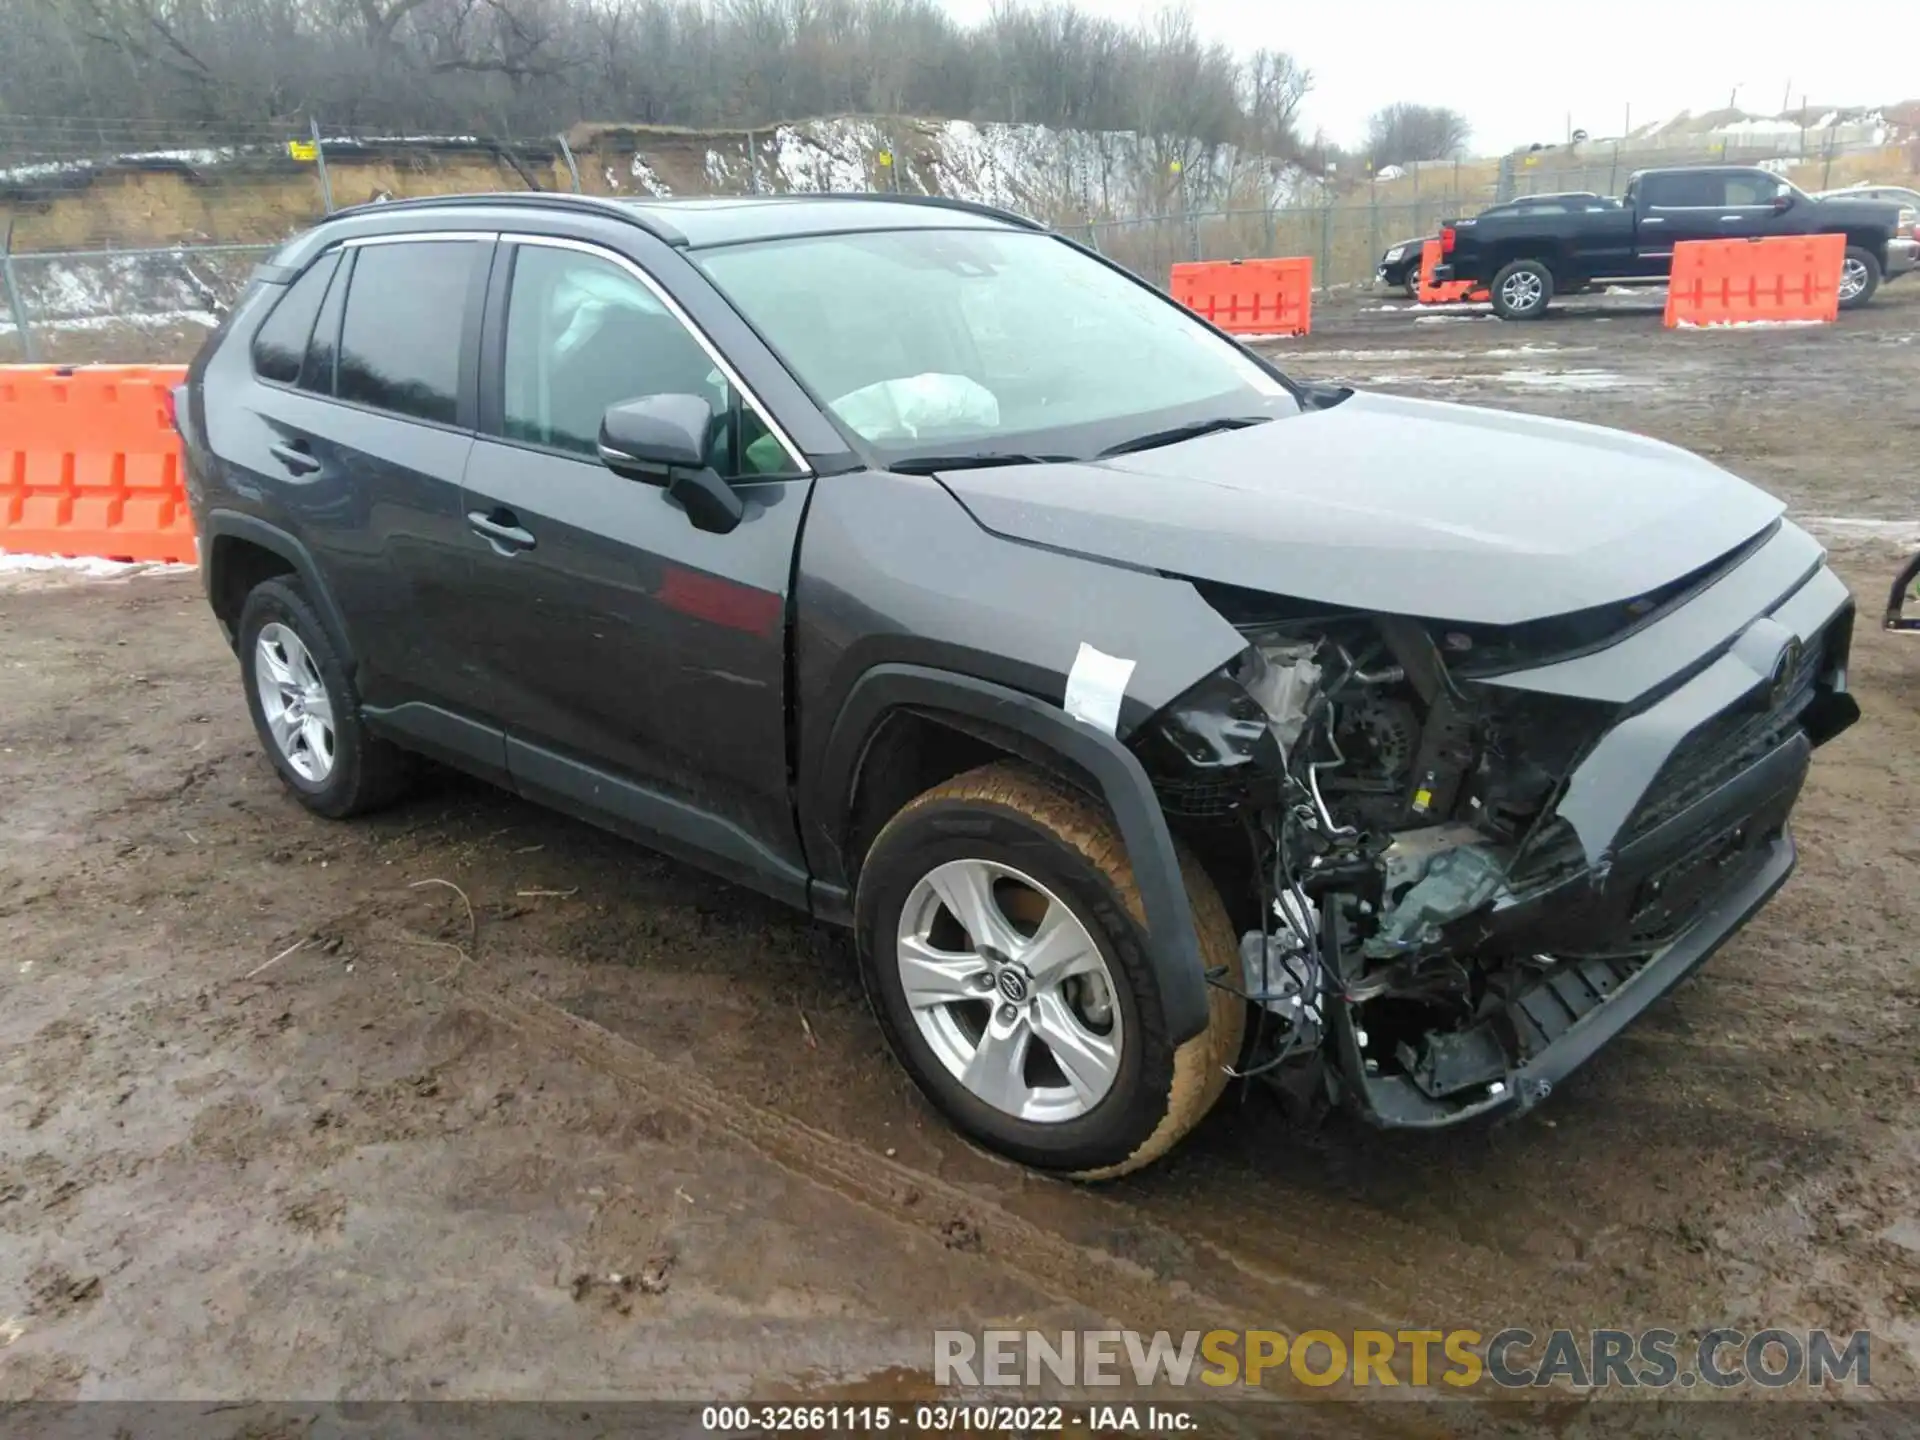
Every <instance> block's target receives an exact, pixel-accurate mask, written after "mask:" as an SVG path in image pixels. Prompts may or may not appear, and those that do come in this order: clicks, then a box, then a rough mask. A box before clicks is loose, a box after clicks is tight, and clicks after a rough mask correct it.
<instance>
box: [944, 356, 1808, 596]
mask: <svg viewBox="0 0 1920 1440" xmlns="http://www.w3.org/2000/svg"><path fill="white" fill-rule="evenodd" d="M939 478H940V480H941V483H943V484H944V485H945V486H946V487H947V488H948V489H949V490H950V491H952V492H953V494H954V496H955V498H957V499H958V500H959V501H960V503H961V504H962V505H964V506H966V508H967V510H968V511H969V512H970V513H971V514H972V515H973V517H974V518H975V519H976V520H978V521H979V523H980V524H981V525H982V526H983V527H984V528H986V529H987V530H989V531H991V532H993V533H994V534H996V535H1000V536H1003V537H1005V538H1007V539H1011V540H1019V541H1025V542H1027V543H1030V544H1034V545H1044V546H1047V547H1049V548H1051V549H1055V550H1064V551H1070V552H1073V553H1075V554H1080V555H1086V556H1091V557H1094V558H1097V559H1101V560H1107V561H1113V562H1116V563H1120V564H1125V565H1133V566H1138V567H1140V568H1143V569H1150V570H1158V571H1161V572H1163V573H1166V574H1171V575H1179V576H1183V577H1185V578H1187V579H1191V580H1207V581H1213V582H1216V583H1219V584H1225V585H1235V586H1241V587H1243V588H1246V589H1249V590H1258V591H1264V592H1266V593H1268V594H1275V595H1285V596H1290V597H1294V598H1297V599H1301V600H1308V601H1312V602H1314V603H1316V604H1325V605H1330V606H1338V607H1343V608H1352V609H1358V610H1369V611H1376V612H1382V613H1387V614H1400V615H1414V616H1419V617H1422V618H1425V619H1435V620H1457V621H1460V622H1463V623H1474V624H1481V625H1511V624H1518V623H1520V622H1522V621H1527V620H1537V619H1543V618H1546V617H1548V616H1552V615H1561V614H1566V613H1567V612H1569V611H1574V610H1584V609H1586V608H1588V607H1589V606H1594V605H1604V604H1609V603H1612V602H1616V601H1624V600H1630V599H1632V598H1634V597H1635V596H1637V595H1641V594H1643V593H1645V592H1646V591H1649V590H1652V589H1655V588H1656V587H1658V586H1660V585H1662V584H1664V583H1666V582H1668V581H1670V580H1675V579H1678V578H1679V577H1680V576H1682V575H1685V574H1687V573H1689V572H1690V571H1693V570H1696V569H1698V568H1700V567H1701V566H1703V565H1706V564H1708V563H1710V562H1711V561H1713V560H1715V559H1717V558H1719V557H1720V556H1722V555H1724V554H1726V553H1727V552H1728V551H1730V550H1733V549H1735V548H1736V547H1737V546H1739V545H1740V544H1742V543H1743V542H1744V541H1746V540H1749V539H1751V538H1752V537H1753V536H1754V535H1756V534H1758V533H1759V532H1760V531H1761V530H1762V529H1764V528H1765V527H1766V526H1767V525H1769V524H1771V523H1772V522H1773V520H1774V519H1775V518H1776V517H1777V516H1778V515H1779V514H1780V512H1781V511H1782V510H1783V509H1784V508H1785V507H1784V506H1783V505H1782V504H1781V503H1780V502H1779V501H1778V500H1775V499H1774V498H1773V497H1771V496H1769V495H1767V494H1765V493H1763V492H1762V491H1760V490H1757V489H1755V488H1754V487H1753V486H1751V485H1749V484H1747V483H1746V482H1745V481H1743V480H1740V479H1738V478H1737V477H1735V476H1733V475H1730V474H1728V473H1727V472H1726V471H1724V470H1722V469H1720V468H1719V467H1718V466H1715V465H1711V464H1709V463H1707V462H1706V461H1705V460H1702V459H1700V458H1699V457H1698V456H1696V455H1692V454H1690V453H1688V452H1687V451H1685V450H1681V449H1679V448H1677V447H1675V446H1672V445H1666V444H1663V443H1661V442H1659V441H1656V440H1647V439H1643V438H1641V437H1640V436H1637V435H1629V434H1627V433H1625V432H1624V431H1618V430H1606V429H1602V428H1600V427H1598V426H1593V425H1581V424H1575V423H1573V422H1570V421H1564V420H1545V419H1540V418H1537V417H1535V416H1531V415H1520V414H1515V413H1512V412H1510V411H1504V410H1480V409H1474V408H1470V407H1468V406H1464V405H1447V404H1441V403H1438V402H1434V401H1426V400H1407V399H1402V398H1400V397H1398V396H1388V395H1374V394H1366V393H1364V392H1362V393H1358V394H1355V395H1354V396H1353V397H1352V398H1351V399H1348V400H1347V401H1345V402H1344V403H1342V404H1338V405H1335V406H1333V407H1332V408H1330V409H1325V410H1306V411H1302V412H1301V413H1300V414H1299V415H1297V416H1293V417H1289V418H1287V419H1283V420H1275V421H1271V422H1269V423H1267V424H1264V425H1255V426H1252V427H1250V428H1248V429H1245V430H1233V431H1227V432H1224V433H1221V434H1218V435H1209V436H1206V437H1204V438H1201V439H1198V440H1190V441H1187V442H1185V443H1183V444H1178V445H1168V446H1164V447H1162V448H1160V449H1157V450H1149V451H1144V452H1142V453H1140V454H1137V455H1124V456H1117V457H1115V458H1114V459H1111V460H1102V461H1091V462H1084V463H1080V462H1070V463H1064V464H1056V465H1031V466H1015V467H1008V468H1003V469H982V470H959V471H948V472H943V473H942V474H941V475H940V477H939Z"/></svg>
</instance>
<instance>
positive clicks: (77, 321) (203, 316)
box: [0, 310, 220, 335]
mask: <svg viewBox="0 0 1920 1440" xmlns="http://www.w3.org/2000/svg"><path fill="white" fill-rule="evenodd" d="M219 323H220V317H219V316H218V315H216V314H215V313H214V312H213V311H211V310H158V311H152V312H149V313H146V314H138V315H69V316H66V317H64V318H53V319H29V320H28V322H27V324H28V326H29V327H30V328H31V329H34V330H66V331H73V332H76V333H80V334H91V333H93V332H96V331H101V330H111V329H113V328H114V327H116V326H120V325H127V326H131V327H132V328H133V329H136V330H164V329H166V328H167V327H168V326H172V325H200V326H203V327H205V328H206V329H208V330H212V329H214V328H215V327H216V326H218V325H219ZM15 328H16V327H15V326H14V323H13V322H12V321H11V320H5V319H0V335H11V334H12V333H13V332H14V330H15Z"/></svg>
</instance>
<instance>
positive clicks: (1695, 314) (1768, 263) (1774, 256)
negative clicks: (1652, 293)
mask: <svg viewBox="0 0 1920 1440" xmlns="http://www.w3.org/2000/svg"><path fill="white" fill-rule="evenodd" d="M1846 254H1847V237H1846V236H1844V235H1782V236H1777V237H1774V238H1772V239H1768V240H1682V241H1681V242H1680V243H1679V244H1677V245H1675V246H1674V247H1673V276H1672V278H1671V279H1670V280H1669V281H1668V284H1667V327H1668V328H1669V329H1672V328H1674V327H1675V326H1679V325H1737V324H1740V323H1742V322H1743V321H1753V320H1827V321H1832V320H1837V319H1839V318H1840V267H1841V265H1842V263H1843V262H1844V261H1845V259H1846Z"/></svg>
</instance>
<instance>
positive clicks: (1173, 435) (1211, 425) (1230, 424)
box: [1097, 415, 1272, 460]
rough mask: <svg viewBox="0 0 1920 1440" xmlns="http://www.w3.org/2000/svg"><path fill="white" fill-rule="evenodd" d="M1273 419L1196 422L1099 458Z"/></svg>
mask: <svg viewBox="0 0 1920 1440" xmlns="http://www.w3.org/2000/svg"><path fill="white" fill-rule="evenodd" d="M1271 418H1272V417H1271V416H1267V415H1223V416H1221V417H1220V418H1219V419H1217V420H1194V421H1190V422H1189V423H1188V424H1185V425H1175V426H1172V427H1171V428H1169V429H1166V430H1155V431H1154V432H1153V433H1152V434H1150V435H1136V436H1134V437H1133V438H1132V439H1131V440H1122V441H1121V442H1120V443H1119V444H1118V445H1109V446H1108V447H1107V448H1106V449H1104V450H1102V451H1101V452H1100V454H1099V456H1098V457H1097V458H1098V459H1101V460H1106V459H1109V458H1110V457H1112V456H1115V455H1131V454H1133V452H1134V451H1136V450H1155V449H1158V448H1159V447H1160V446H1162V445H1177V444H1179V443H1180V442H1181V441H1182V440H1198V439H1199V438H1200V437H1201V436H1202V435H1211V434H1213V433H1214V432H1215V431H1218V430H1244V429H1246V428H1247V427H1248V426H1249V425H1264V424H1266V423H1267V421H1268V420H1269V419H1271Z"/></svg>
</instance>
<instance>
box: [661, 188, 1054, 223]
mask: <svg viewBox="0 0 1920 1440" xmlns="http://www.w3.org/2000/svg"><path fill="white" fill-rule="evenodd" d="M680 198H682V199H687V200H735V199H738V200H792V201H795V202H800V201H806V200H871V201H874V202H876V203H879V204H883V205H924V206H927V207H928V208H930V209H935V210H960V211H964V212H965V213H967V214H969V215H986V216H989V217H991V218H992V219H995V220H1004V221H1006V222H1007V223H1008V224H1010V225H1018V226H1019V227H1020V228H1021V229H1023V230H1045V229H1046V228H1047V226H1046V225H1045V224H1043V223H1042V222H1041V221H1038V220H1035V219H1033V218H1032V217H1031V216H1028V215H1022V214H1020V213H1019V212H1017V211H1014V210H1003V209H1001V208H1000V207H999V206H997V205H988V204H986V203H984V202H983V201H979V200H961V199H958V198H956V197H954V196H951V195H900V194H896V193H894V192H893V191H890V190H880V191H875V192H873V193H871V194H869V193H867V192H865V191H860V190H818V191H814V190H789V191H787V192H785V193H784V194H780V195H738V196H735V195H687V196H683V197H680ZM639 203H641V204H646V203H648V202H646V201H641V202H639ZM658 203H659V204H662V205H671V204H673V201H672V200H662V201H659V202H658Z"/></svg>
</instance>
